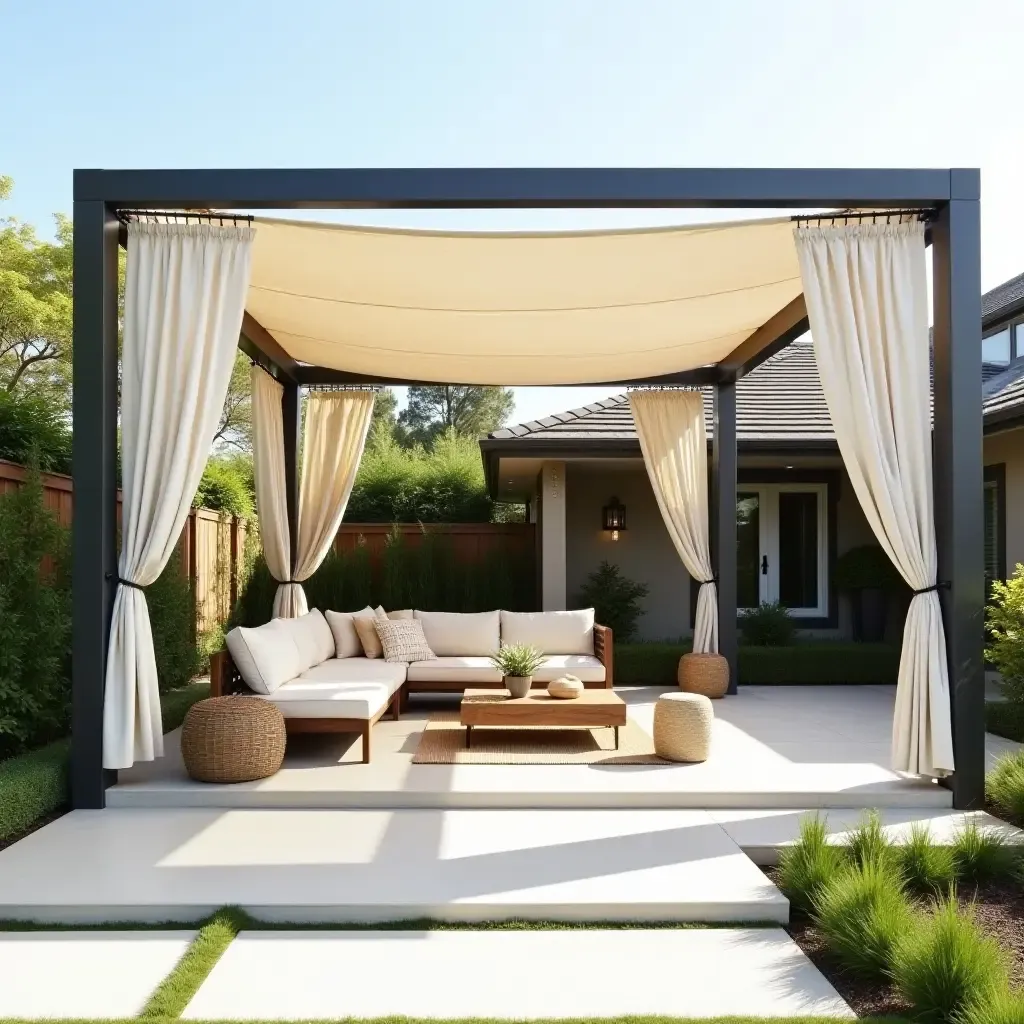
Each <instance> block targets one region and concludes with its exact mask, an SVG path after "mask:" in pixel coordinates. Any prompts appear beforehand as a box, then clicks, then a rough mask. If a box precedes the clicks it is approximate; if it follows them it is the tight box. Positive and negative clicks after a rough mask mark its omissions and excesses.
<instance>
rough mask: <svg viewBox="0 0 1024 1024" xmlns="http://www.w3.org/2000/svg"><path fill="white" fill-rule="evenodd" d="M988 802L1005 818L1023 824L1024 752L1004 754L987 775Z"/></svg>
mask: <svg viewBox="0 0 1024 1024" xmlns="http://www.w3.org/2000/svg"><path fill="white" fill-rule="evenodd" d="M985 788H986V790H987V795H988V798H989V800H991V801H992V803H993V804H995V806H996V807H997V808H998V809H999V810H1000V811H1001V812H1002V813H1003V814H1004V815H1005V816H1006V817H1007V818H1011V819H1012V820H1014V821H1015V822H1024V750H1018V751H1017V752H1016V753H1013V754H1004V755H1003V756H1002V757H1001V758H999V760H998V761H997V762H996V765H995V767H994V768H993V769H992V771H990V772H989V773H988V777H987V779H986V780H985Z"/></svg>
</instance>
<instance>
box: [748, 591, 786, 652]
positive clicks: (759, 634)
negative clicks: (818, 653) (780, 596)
mask: <svg viewBox="0 0 1024 1024" xmlns="http://www.w3.org/2000/svg"><path fill="white" fill-rule="evenodd" d="M740 634H741V636H742V638H743V643H745V644H749V645H750V646H753V647H788V646H789V645H790V644H792V643H793V641H794V639H795V638H796V625H795V624H794V622H793V620H792V619H791V618H790V615H789V612H788V611H787V609H786V608H785V606H784V605H782V604H780V603H779V602H778V601H762V602H761V604H760V605H759V606H758V607H757V608H754V609H752V610H751V611H749V612H746V613H745V614H743V615H741V616H740Z"/></svg>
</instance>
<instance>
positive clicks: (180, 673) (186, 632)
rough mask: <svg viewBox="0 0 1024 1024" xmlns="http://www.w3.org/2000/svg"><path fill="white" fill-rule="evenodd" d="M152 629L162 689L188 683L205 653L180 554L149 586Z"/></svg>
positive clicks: (189, 586) (189, 585)
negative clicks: (197, 635) (198, 637)
mask: <svg viewBox="0 0 1024 1024" xmlns="http://www.w3.org/2000/svg"><path fill="white" fill-rule="evenodd" d="M146 604H147V605H148V606H149V622H150V626H151V627H152V630H153V650H154V651H155V653H156V670H157V678H158V680H159V685H160V692H161V693H166V692H167V691H168V690H175V689H177V688H178V687H179V686H185V685H186V683H188V682H190V681H191V680H192V679H193V678H194V677H195V676H196V675H198V673H199V670H200V668H201V667H202V661H203V654H202V651H201V649H200V643H199V642H198V641H197V637H196V632H195V623H196V601H195V592H194V590H193V588H192V585H191V583H190V582H189V580H188V578H187V577H186V576H185V574H184V573H183V572H182V571H181V562H180V560H179V558H178V556H177V553H175V554H174V555H172V556H171V560H170V561H169V562H168V563H167V565H166V566H165V567H164V571H163V572H162V573H161V574H160V575H159V576H158V577H157V579H156V581H155V582H154V583H152V584H151V585H150V586H148V587H146Z"/></svg>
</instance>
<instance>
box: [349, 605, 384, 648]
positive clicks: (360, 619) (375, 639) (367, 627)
mask: <svg viewBox="0 0 1024 1024" xmlns="http://www.w3.org/2000/svg"><path fill="white" fill-rule="evenodd" d="M381 621H386V620H381V619H378V618H377V616H376V615H353V616H352V625H353V626H355V627H356V635H357V636H358V637H359V643H360V644H362V647H363V657H364V658H379V657H380V656H381V655H382V654H383V653H384V648H383V647H381V643H380V637H379V636H377V630H376V629H375V628H374V627H375V626H376V624H377V623H378V622H381Z"/></svg>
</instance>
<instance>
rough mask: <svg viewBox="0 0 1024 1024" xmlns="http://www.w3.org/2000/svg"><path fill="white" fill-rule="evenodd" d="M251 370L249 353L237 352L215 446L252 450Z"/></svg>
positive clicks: (214, 436)
mask: <svg viewBox="0 0 1024 1024" xmlns="http://www.w3.org/2000/svg"><path fill="white" fill-rule="evenodd" d="M249 373H250V362H249V357H248V356H247V355H245V353H243V352H236V353H235V365H234V367H233V369H232V370H231V380H230V381H229V383H228V393H227V395H226V396H225V398H224V408H223V409H222V410H221V413H220V421H219V422H218V424H217V432H216V433H215V434H214V435H213V447H214V449H215V450H218V449H232V448H233V449H235V450H237V451H241V452H251V451H252V385H251V383H250V379H249Z"/></svg>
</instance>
